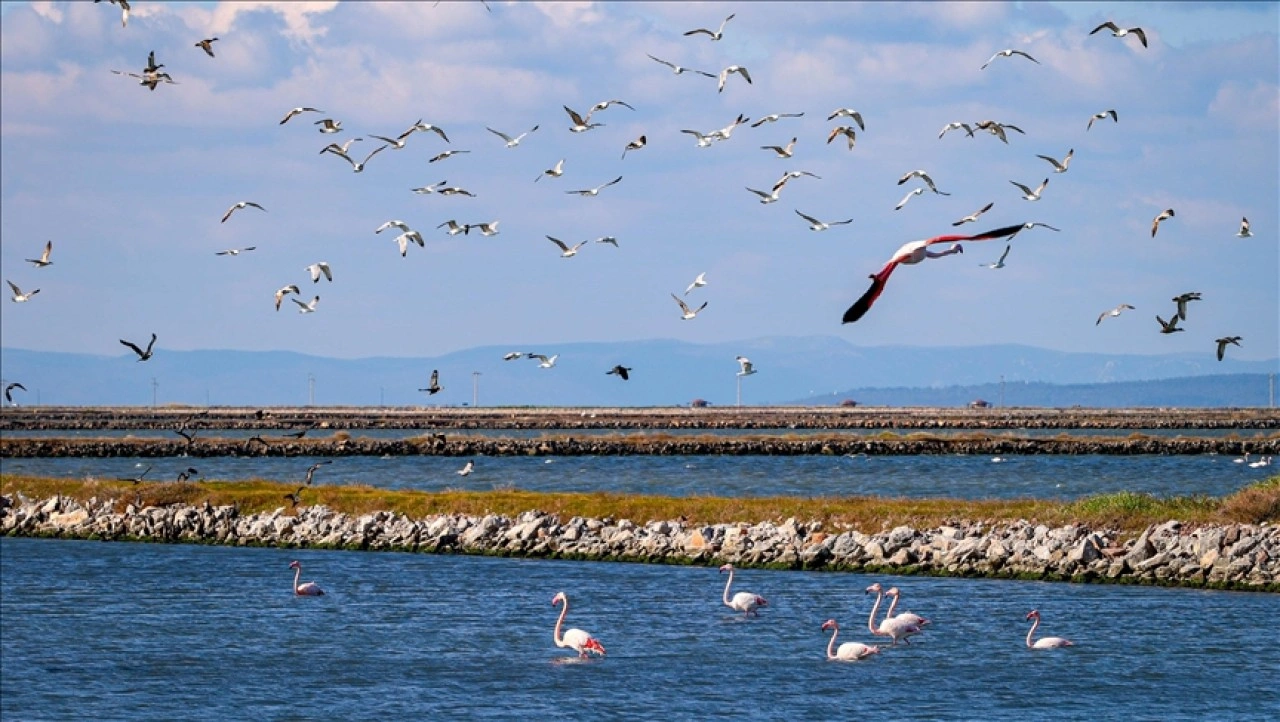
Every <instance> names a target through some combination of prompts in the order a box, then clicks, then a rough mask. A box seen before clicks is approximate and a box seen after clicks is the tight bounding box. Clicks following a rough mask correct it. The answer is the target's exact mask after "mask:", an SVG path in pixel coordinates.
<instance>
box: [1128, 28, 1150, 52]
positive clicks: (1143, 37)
mask: <svg viewBox="0 0 1280 722" xmlns="http://www.w3.org/2000/svg"><path fill="white" fill-rule="evenodd" d="M1129 32H1131V33H1133V34H1134V35H1137V36H1138V39H1139V40H1141V41H1142V47H1144V48H1145V47H1147V34H1146V33H1145V32H1143V30H1142V28H1129Z"/></svg>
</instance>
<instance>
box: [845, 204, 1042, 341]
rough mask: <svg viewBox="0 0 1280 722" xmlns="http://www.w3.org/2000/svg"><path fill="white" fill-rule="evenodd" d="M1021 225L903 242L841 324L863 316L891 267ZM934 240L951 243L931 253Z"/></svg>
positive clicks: (945, 253)
mask: <svg viewBox="0 0 1280 722" xmlns="http://www.w3.org/2000/svg"><path fill="white" fill-rule="evenodd" d="M921 190H922V189H921ZM1021 228H1022V226H1020V225H1018V226H1005V227H1003V228H997V229H995V230H993V231H987V232H986V233H979V234H977V235H972V236H957V235H947V236H935V237H933V238H926V239H924V240H920V241H912V242H910V243H906V244H904V245H903V246H902V247H901V248H899V249H898V250H897V251H896V252H895V253H894V254H893V256H892V257H891V258H890V259H889V261H888V262H887V263H885V265H884V267H883V268H881V269H880V270H879V271H878V272H877V273H874V274H872V275H871V287H870V288H868V289H867V291H866V293H864V294H862V296H861V297H860V298H859V299H858V300H857V301H855V302H854V304H853V305H852V306H850V307H849V309H848V310H846V311H845V312H844V317H843V319H842V323H853V322H855V321H857V320H858V319H860V318H862V317H863V316H865V315H866V313H867V311H869V310H871V306H872V304H874V303H875V302H876V299H877V298H879V297H880V294H881V293H883V292H884V287H885V285H886V284H887V283H888V282H889V276H890V275H892V274H893V270H894V269H895V268H897V267H898V266H899V265H904V264H916V263H920V262H921V261H923V260H925V259H928V258H940V257H942V256H948V255H951V254H952V253H963V252H964V248H963V247H961V246H960V244H959V243H953V242H954V241H987V240H991V239H993V238H1004V237H1006V236H1012V235H1013V234H1015V233H1017V232H1018V231H1019V230H1020V229H1021ZM938 243H952V246H951V247H950V248H948V249H947V250H945V251H936V252H935V251H930V250H929V246H932V245H936V244H938Z"/></svg>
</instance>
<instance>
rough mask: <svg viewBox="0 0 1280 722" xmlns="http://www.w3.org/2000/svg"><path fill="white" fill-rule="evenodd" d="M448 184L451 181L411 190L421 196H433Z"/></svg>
mask: <svg viewBox="0 0 1280 722" xmlns="http://www.w3.org/2000/svg"><path fill="white" fill-rule="evenodd" d="M448 182H449V181H447V180H442V181H440V182H439V183H432V184H430V185H425V186H422V187H421V188H411V189H410V190H412V191H413V192H414V193H417V194H418V195H420V196H425V195H431V194H432V193H436V192H437V191H438V190H439V189H440V187H441V186H443V185H444V184H445V183H448Z"/></svg>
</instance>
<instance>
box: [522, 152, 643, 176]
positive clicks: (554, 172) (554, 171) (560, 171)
mask: <svg viewBox="0 0 1280 722" xmlns="http://www.w3.org/2000/svg"><path fill="white" fill-rule="evenodd" d="M623 155H624V156H625V155H626V153H625V152H624V153H623ZM562 175H564V158H561V159H560V160H558V161H556V164H555V165H553V166H551V167H550V168H548V169H546V170H544V171H542V172H541V173H539V174H538V177H537V178H534V179H533V182H534V183H537V182H538V181H540V180H542V176H551V177H552V178H559V177H560V176H562Z"/></svg>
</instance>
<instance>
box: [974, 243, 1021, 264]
mask: <svg viewBox="0 0 1280 722" xmlns="http://www.w3.org/2000/svg"><path fill="white" fill-rule="evenodd" d="M1010 248H1013V246H1011V245H1007V246H1005V247H1004V253H1001V254H1000V260H998V261H996V262H995V263H979V264H978V265H979V266H981V267H982V268H1004V259H1005V258H1007V257H1008V256H1009V249H1010Z"/></svg>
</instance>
